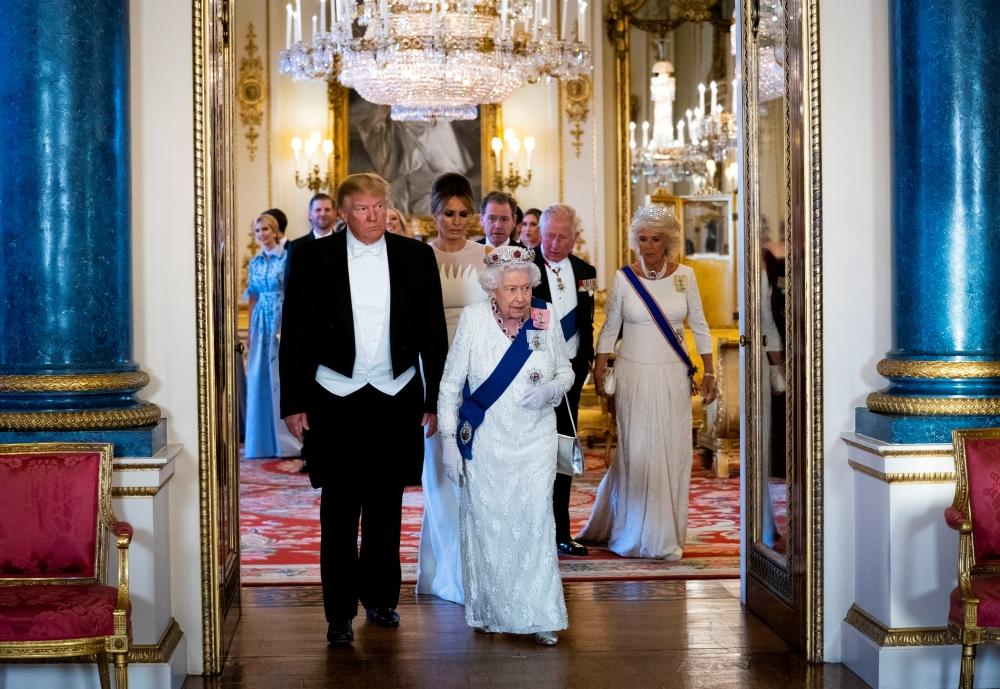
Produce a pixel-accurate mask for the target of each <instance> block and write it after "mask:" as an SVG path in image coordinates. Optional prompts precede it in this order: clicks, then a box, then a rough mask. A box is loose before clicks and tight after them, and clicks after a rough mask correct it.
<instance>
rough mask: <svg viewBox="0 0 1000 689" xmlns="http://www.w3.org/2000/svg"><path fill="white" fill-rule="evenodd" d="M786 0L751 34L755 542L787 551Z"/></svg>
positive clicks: (764, 10)
mask: <svg viewBox="0 0 1000 689" xmlns="http://www.w3.org/2000/svg"><path fill="white" fill-rule="evenodd" d="M783 2H784V0H772V1H769V2H762V3H761V5H760V31H759V33H758V40H757V45H758V49H757V54H756V57H757V70H756V78H755V80H754V81H755V83H754V88H753V91H754V92H755V93H756V96H757V98H756V115H757V117H756V127H755V136H756V150H755V154H756V155H755V160H756V169H757V173H756V174H757V185H756V187H757V206H756V214H755V217H754V218H753V219H752V220H751V222H752V223H754V224H756V228H757V242H756V244H757V246H756V247H755V248H754V251H755V253H756V254H757V266H756V269H755V272H756V274H758V275H759V277H758V279H757V280H755V281H754V284H755V285H759V290H758V293H757V296H756V298H755V299H754V301H753V302H752V303H753V305H754V308H755V310H756V313H755V314H754V316H755V318H756V319H757V322H758V324H759V329H758V332H759V333H760V334H761V337H759V338H757V339H756V342H755V347H757V346H759V347H760V352H756V353H755V355H756V356H757V357H758V360H759V361H760V366H759V367H758V369H757V371H758V391H759V394H758V399H757V401H758V405H759V406H758V414H757V419H758V423H759V434H758V445H757V447H756V451H757V453H758V455H757V456H758V457H759V458H760V461H759V462H758V463H757V467H758V468H759V471H760V475H759V476H758V485H759V486H760V488H761V490H760V492H759V496H758V510H759V511H758V514H760V515H761V521H760V534H759V539H758V543H760V544H762V545H763V546H765V547H767V548H768V549H770V550H772V551H773V552H774V553H778V554H784V553H785V552H786V550H787V546H788V543H787V540H788V539H787V536H788V523H787V502H788V500H787V496H788V486H787V482H786V476H787V466H786V465H787V460H786V458H787V455H788V442H787V430H788V429H787V427H786V418H787V413H786V409H787V394H786V389H787V383H786V381H787V372H786V370H785V363H786V362H787V361H789V360H791V359H792V353H791V352H790V351H787V349H788V348H789V347H791V345H792V340H791V338H789V337H788V332H787V326H788V323H787V319H786V316H785V311H786V299H785V289H786V280H785V257H786V246H787V245H788V241H787V237H786V234H787V231H788V228H789V227H790V226H791V204H790V197H789V193H788V190H789V188H790V182H791V180H790V169H789V166H788V160H789V151H790V141H789V121H788V105H789V104H788V99H787V96H786V88H785V81H786V76H785V74H786V69H785V64H784V59H785V55H786V54H787V40H786V33H787V32H786V27H785V14H784V7H783Z"/></svg>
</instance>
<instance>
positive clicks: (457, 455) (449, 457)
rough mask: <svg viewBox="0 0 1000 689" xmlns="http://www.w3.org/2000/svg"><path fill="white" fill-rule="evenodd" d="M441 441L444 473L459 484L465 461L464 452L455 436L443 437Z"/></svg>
mask: <svg viewBox="0 0 1000 689" xmlns="http://www.w3.org/2000/svg"><path fill="white" fill-rule="evenodd" d="M441 443H442V445H441V464H442V465H443V468H444V475H445V476H447V477H448V480H449V481H451V482H452V483H454V484H455V485H456V486H457V485H458V481H459V478H460V477H461V476H462V466H463V462H464V460H463V459H462V453H461V452H460V451H459V449H458V445H457V444H456V443H455V439H454V438H442V439H441Z"/></svg>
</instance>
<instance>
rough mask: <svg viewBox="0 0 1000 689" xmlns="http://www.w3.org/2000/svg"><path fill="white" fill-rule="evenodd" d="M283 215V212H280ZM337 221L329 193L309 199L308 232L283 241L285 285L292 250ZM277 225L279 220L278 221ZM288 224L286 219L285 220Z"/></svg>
mask: <svg viewBox="0 0 1000 689" xmlns="http://www.w3.org/2000/svg"><path fill="white" fill-rule="evenodd" d="M282 215H284V213H282ZM336 222H337V212H336V211H335V210H334V207H333V198H332V197H331V196H330V195H329V194H324V193H323V192H318V193H316V194H313V197H312V198H311V199H309V232H307V233H306V234H304V235H302V236H301V237H297V238H295V239H292V240H289V241H287V242H285V251H286V252H288V256H287V257H286V258H285V285H286V286H287V285H288V273H289V271H290V270H291V268H292V251H294V250H295V249H296V248H299V247H301V246H303V245H305V244H308V243H309V242H311V241H313V240H316V239H321V238H322V237H328V236H330V235H331V234H333V232H334V227H335V224H336ZM278 223H279V226H280V224H281V221H280V220H279V221H278ZM285 224H286V225H287V224H288V220H287V219H286V220H285ZM301 454H302V468H301V469H299V473H302V474H308V473H309V452H308V450H306V449H305V448H302V453H301Z"/></svg>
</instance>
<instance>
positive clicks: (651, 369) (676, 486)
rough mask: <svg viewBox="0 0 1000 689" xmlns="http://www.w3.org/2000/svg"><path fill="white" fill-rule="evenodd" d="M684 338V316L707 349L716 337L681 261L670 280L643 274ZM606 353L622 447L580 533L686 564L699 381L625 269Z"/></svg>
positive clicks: (601, 341)
mask: <svg viewBox="0 0 1000 689" xmlns="http://www.w3.org/2000/svg"><path fill="white" fill-rule="evenodd" d="M642 282H643V285H645V287H646V289H647V290H648V291H649V293H650V294H651V295H652V296H653V298H654V299H655V300H656V302H657V303H658V304H659V305H660V308H661V310H663V312H664V313H665V314H666V315H667V319H668V320H669V321H670V325H671V327H673V329H674V332H677V333H678V334H679V336H680V338H679V339H680V340H681V342H684V337H683V335H684V320H685V318H686V319H687V321H688V325H689V326H690V327H691V329H692V331H694V335H695V344H696V345H697V348H698V352H699V353H706V354H707V353H711V351H712V339H711V336H710V335H709V331H708V323H707V322H706V321H705V314H704V311H703V310H702V306H701V298H700V296H699V294H698V284H697V282H695V279H694V272H693V271H692V270H691V268H689V267H688V266H684V265H681V266H679V267H678V268H677V270H676V271H674V273H673V274H671V275H669V276H667V277H665V278H663V279H662V280H646V279H643V280H642ZM607 310H608V317H607V321H605V323H604V327H603V328H602V329H601V334H600V336H599V337H598V340H597V351H598V352H599V353H611V352H613V351H614V346H615V340H616V339H617V337H618V332H619V329H620V328H621V327H622V323H623V322H624V332H623V334H622V342H621V346H620V347H619V350H618V354H617V356H616V358H615V386H616V392H615V413H616V416H617V421H618V447H617V449H616V450H615V458H614V461H613V462H612V464H611V468H610V469H608V473H607V474H605V476H604V479H603V480H602V481H601V485H600V487H599V488H598V489H597V499H596V501H595V503H594V511H593V512H592V513H591V515H590V520H589V521H588V522H587V524H586V526H584V527H583V531H581V532H580V534H579V536H577V538H578V539H579V540H581V541H584V542H591V543H607V544H608V548H609V549H610V550H611V551H612V552H614V553H617V554H618V555H621V556H623V557H648V558H657V559H667V560H679V559H680V558H681V557H682V555H683V548H684V538H685V534H686V533H687V515H688V489H689V487H690V484H691V461H692V445H691V386H690V382H689V380H688V376H687V368H686V367H685V365H684V363H683V362H681V360H680V359H679V358H678V356H677V353H676V352H674V350H673V348H671V347H670V345H668V344H667V341H666V339H665V338H664V337H663V334H662V333H661V332H660V330H659V328H657V326H656V323H654V322H653V319H652V317H651V316H650V315H649V311H648V310H647V309H646V307H645V305H644V304H643V303H642V301H641V300H640V299H639V296H638V295H637V294H636V293H635V290H634V289H633V288H632V286H631V285H630V284H629V283H628V281H627V280H626V278H625V276H624V275H623V274H622V272H621V271H618V272H617V273H616V274H615V284H614V287H613V291H612V294H611V297H610V299H608V307H607Z"/></svg>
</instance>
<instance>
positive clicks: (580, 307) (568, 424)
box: [532, 247, 597, 543]
mask: <svg viewBox="0 0 1000 689" xmlns="http://www.w3.org/2000/svg"><path fill="white" fill-rule="evenodd" d="M569 262H570V265H571V266H572V267H573V278H574V280H575V284H566V283H565V282H564V285H563V286H564V287H565V288H566V289H572V290H576V332H577V334H578V335H579V337H580V346H579V348H578V349H577V353H576V356H575V357H573V358H572V359H571V360H570V364H571V365H572V366H573V375H574V380H573V387H571V388H570V389H569V391H568V392H567V393H566V398H567V400H568V401H569V407H568V408H567V406H566V401H563V402H562V404H560V405H559V406H558V407H556V427H557V429H558V431H559V433H560V434H562V435H573V427H574V426H575V425H576V421H577V418H578V416H579V411H580V392H581V391H582V390H583V384H584V382H586V380H587V374H588V373H589V372H590V365H591V363H592V362H593V361H594V295H593V291H592V290H593V282H590V284H588V285H585V287H586V289H581V288H580V282H581V281H582V280H589V281H593V280H595V279H596V278H597V269H596V268H594V266H592V265H590V264H589V263H587V262H586V261H584V260H583V259H580V258H577V257H576V256H574V255H573V254H570V256H569ZM535 265H537V266H538V268H539V270H540V271H541V272H542V281H541V282H539V283H538V285H537V286H536V287H535V288H534V289H533V290H532V296H535V297H537V298H539V299H541V300H543V301H546V302H551V301H552V290H553V288H554V287H555V286H554V285H550V284H549V276H548V271H546V270H545V258H544V256H542V248H541V247H538V248H537V249H535ZM554 321H555V319H553V326H555V322H554ZM570 415H572V418H571V416H570ZM572 483H573V477H572V476H566V475H565V474H556V481H555V486H554V488H553V490H552V512H553V514H554V515H555V520H556V542H557V543H564V542H566V541H569V540H570V539H571V538H572V534H570V531H569V493H570V487H571V485H572Z"/></svg>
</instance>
